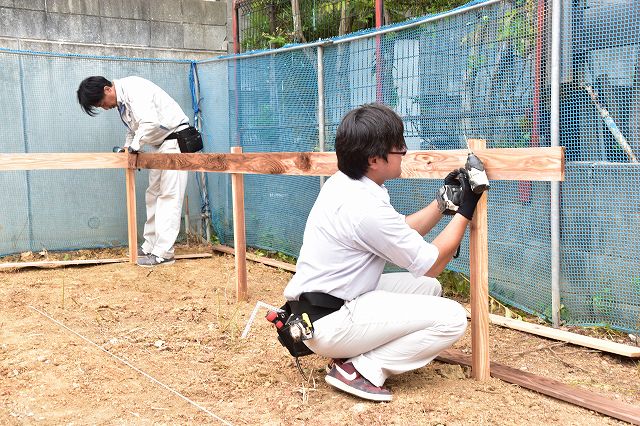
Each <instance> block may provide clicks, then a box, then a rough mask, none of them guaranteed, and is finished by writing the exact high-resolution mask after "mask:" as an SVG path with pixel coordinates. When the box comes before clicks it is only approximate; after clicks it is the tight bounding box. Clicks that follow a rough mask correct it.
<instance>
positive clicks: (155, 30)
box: [0, 0, 231, 59]
mask: <svg viewBox="0 0 640 426" xmlns="http://www.w3.org/2000/svg"><path fill="white" fill-rule="evenodd" d="M229 1H231V0H229ZM227 10H228V4H227V0H220V1H213V0H0V47H4V48H9V49H22V50H36V51H44V52H56V53H79V54H88V55H107V56H127V57H138V58H139V57H145V58H177V59H204V58H210V57H213V56H218V55H220V54H226V53H227V52H228V48H229V44H230V43H229V42H228V39H229V38H228V37H227V28H228V26H227V22H228V17H227Z"/></svg>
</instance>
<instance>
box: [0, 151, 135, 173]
mask: <svg viewBox="0 0 640 426" xmlns="http://www.w3.org/2000/svg"><path fill="white" fill-rule="evenodd" d="M127 157H128V155H126V154H115V153H67V154H61V153H34V154H0V170H78V169H126V168H127Z"/></svg>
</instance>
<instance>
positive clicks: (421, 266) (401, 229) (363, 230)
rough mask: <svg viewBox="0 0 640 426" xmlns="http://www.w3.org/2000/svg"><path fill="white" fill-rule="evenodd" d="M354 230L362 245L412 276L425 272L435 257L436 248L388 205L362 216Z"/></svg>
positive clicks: (436, 256)
mask: <svg viewBox="0 0 640 426" xmlns="http://www.w3.org/2000/svg"><path fill="white" fill-rule="evenodd" d="M355 234H356V238H355V240H356V242H357V244H359V245H360V246H361V247H360V248H361V249H363V250H368V251H371V252H373V253H375V254H376V255H378V256H380V257H382V258H383V259H385V260H387V261H388V262H392V263H394V264H396V265H397V266H399V267H401V268H405V269H406V270H407V271H409V272H411V273H412V274H413V275H414V276H415V277H419V276H422V275H424V274H425V273H426V272H427V271H428V270H429V269H431V267H432V266H433V264H434V263H435V261H436V260H437V259H438V255H439V252H438V248H437V247H436V246H434V245H433V244H430V243H428V242H426V241H425V240H424V238H423V237H422V236H421V235H420V234H419V233H418V232H417V231H416V230H414V229H413V228H411V227H410V226H409V225H407V224H406V222H405V220H404V216H402V215H401V214H399V213H398V212H396V211H395V209H394V208H393V207H392V206H391V205H384V206H381V207H379V208H377V209H375V211H372V212H371V214H366V215H365V216H363V218H362V220H361V221H360V222H359V223H358V225H357V226H356V229H355Z"/></svg>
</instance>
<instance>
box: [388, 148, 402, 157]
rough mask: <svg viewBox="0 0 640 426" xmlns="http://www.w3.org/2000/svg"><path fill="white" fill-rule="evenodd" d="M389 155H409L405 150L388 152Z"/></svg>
mask: <svg viewBox="0 0 640 426" xmlns="http://www.w3.org/2000/svg"><path fill="white" fill-rule="evenodd" d="M387 154H398V155H402V156H403V157H404V156H405V155H407V150H406V149H405V150H404V151H389V152H387Z"/></svg>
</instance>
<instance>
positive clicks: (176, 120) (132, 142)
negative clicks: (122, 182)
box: [78, 76, 190, 267]
mask: <svg viewBox="0 0 640 426" xmlns="http://www.w3.org/2000/svg"><path fill="white" fill-rule="evenodd" d="M78 102H79V103H80V106H82V109H83V110H84V111H85V112H86V113H87V114H89V115H90V116H95V115H96V113H97V111H96V109H97V108H102V109H104V110H108V109H112V108H117V109H118V113H119V114H120V118H121V119H122V122H123V123H124V125H125V126H126V127H127V130H128V132H127V136H126V140H125V144H124V147H125V149H129V150H130V151H139V150H140V149H142V147H145V146H146V147H147V149H146V150H147V151H150V152H158V153H180V148H179V147H178V140H177V136H176V134H175V133H176V132H178V131H181V130H184V129H187V128H189V127H190V126H189V118H188V117H187V116H186V115H185V113H184V112H183V111H182V109H181V108H180V106H179V105H178V103H177V102H176V101H175V100H173V98H171V96H169V95H168V94H167V93H166V92H165V91H164V90H162V89H161V88H160V87H158V86H156V85H155V84H154V83H152V82H150V81H149V80H145V79H144V78H140V77H135V76H132V77H125V78H122V79H119V80H114V81H113V82H111V81H109V80H107V79H106V78H104V77H101V76H94V77H88V78H86V79H84V80H83V81H82V83H80V87H79V88H78ZM187 178H188V172H186V171H179V170H149V187H148V188H147V191H146V193H145V202H146V207H147V221H146V222H145V224H144V243H143V244H142V247H141V248H140V249H138V265H140V266H144V267H152V266H156V265H168V264H171V263H174V249H173V245H174V243H175V241H176V238H177V236H178V232H179V231H180V218H181V212H182V200H183V198H184V192H185V189H186V187H187Z"/></svg>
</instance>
